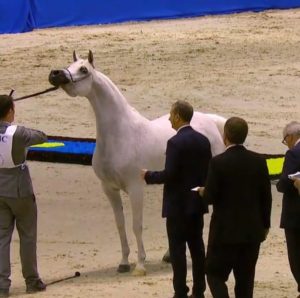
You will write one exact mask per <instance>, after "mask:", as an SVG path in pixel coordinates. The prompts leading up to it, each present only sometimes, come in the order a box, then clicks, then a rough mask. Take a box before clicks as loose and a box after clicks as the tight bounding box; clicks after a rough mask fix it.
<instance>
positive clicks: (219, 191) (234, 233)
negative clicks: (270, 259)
mask: <svg viewBox="0 0 300 298" xmlns="http://www.w3.org/2000/svg"><path fill="white" fill-rule="evenodd" d="M247 134H248V124H247V122H246V121H245V120H244V119H242V118H239V117H232V118H229V119H228V120H227V121H226V123H225V126H224V143H225V145H226V151H225V152H224V153H221V154H220V155H217V156H215V157H214V158H212V160H211V162H210V166H209V170H208V176H207V183H206V186H205V189H204V200H205V201H206V202H207V203H208V204H211V205H213V213H212V216H211V222H210V229H209V239H208V247H207V258H206V274H207V282H208V285H209V287H210V290H211V293H212V296H213V297H214V298H229V295H228V289H227V286H226V281H227V279H228V276H229V274H230V272H231V271H233V274H234V277H235V289H234V290H235V297H236V298H252V297H253V288H254V276H255V266H256V262H257V258H258V254H259V248H260V243H261V242H262V241H264V239H265V238H266V235H267V233H268V230H269V227H270V216H271V205H272V196H271V184H270V180H269V175H268V169H267V165H266V161H265V159H263V158H262V157H261V156H259V154H257V153H255V152H252V151H249V150H247V149H246V148H245V147H244V146H243V143H244V141H245V139H246V137H247ZM200 194H203V192H202V191H201V192H200Z"/></svg>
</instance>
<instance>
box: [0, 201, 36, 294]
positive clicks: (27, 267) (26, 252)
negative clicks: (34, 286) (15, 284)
mask: <svg viewBox="0 0 300 298" xmlns="http://www.w3.org/2000/svg"><path fill="white" fill-rule="evenodd" d="M15 225H16V227H17V230H18V234H19V238H20V258H21V264H22V273H23V277H24V279H25V282H26V284H31V283H33V282H34V281H35V280H37V279H39V274H38V270H37V257H36V241H37V207H36V202H35V197H34V196H32V197H27V198H3V197H0V289H8V288H9V287H10V284H11V281H10V279H9V277H10V275H11V268H10V243H11V239H12V234H13V230H14V227H15Z"/></svg>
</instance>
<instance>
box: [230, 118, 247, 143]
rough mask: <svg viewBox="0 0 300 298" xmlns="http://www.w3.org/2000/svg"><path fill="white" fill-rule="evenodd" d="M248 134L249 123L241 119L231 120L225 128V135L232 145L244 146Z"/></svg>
mask: <svg viewBox="0 0 300 298" xmlns="http://www.w3.org/2000/svg"><path fill="white" fill-rule="evenodd" d="M247 134H248V124H247V122H246V121H245V120H244V119H242V118H239V117H231V118H229V119H228V120H227V121H226V123H225V126H224V135H225V137H226V138H227V139H228V141H229V142H230V143H232V144H243V143H244V141H245V140H246V137H247Z"/></svg>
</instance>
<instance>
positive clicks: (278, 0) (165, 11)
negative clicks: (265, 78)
mask: <svg viewBox="0 0 300 298" xmlns="http://www.w3.org/2000/svg"><path fill="white" fill-rule="evenodd" d="M33 1H34V2H35V10H34V11H33V15H34V16H35V20H36V23H37V27H39V28H45V27H51V26H68V25H83V24H86V25H91V24H105V23H115V22H122V21H128V20H147V19H157V18H176V17H186V16H196V15H206V14H219V13H230V12H241V11H247V10H254V11H259V10H264V9H267V8H292V7H297V6H300V0H284V1H283V0H184V1H183V0H127V1H124V0H109V1H99V0H76V1H73V0H64V1H61V0H51V2H49V1H48V0H33Z"/></svg>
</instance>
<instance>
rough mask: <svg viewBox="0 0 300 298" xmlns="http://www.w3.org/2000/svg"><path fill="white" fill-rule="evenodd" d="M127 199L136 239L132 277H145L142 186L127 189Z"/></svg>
mask: <svg viewBox="0 0 300 298" xmlns="http://www.w3.org/2000/svg"><path fill="white" fill-rule="evenodd" d="M128 194H129V197H130V201H131V209H132V226H133V232H134V234H135V237H136V242H137V249H138V260H137V264H136V266H135V269H134V270H133V272H132V275H135V276H142V275H146V269H145V259H146V253H145V249H144V243H143V238H142V235H143V187H142V185H140V184H138V185H134V186H131V187H130V189H129V192H128Z"/></svg>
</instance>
